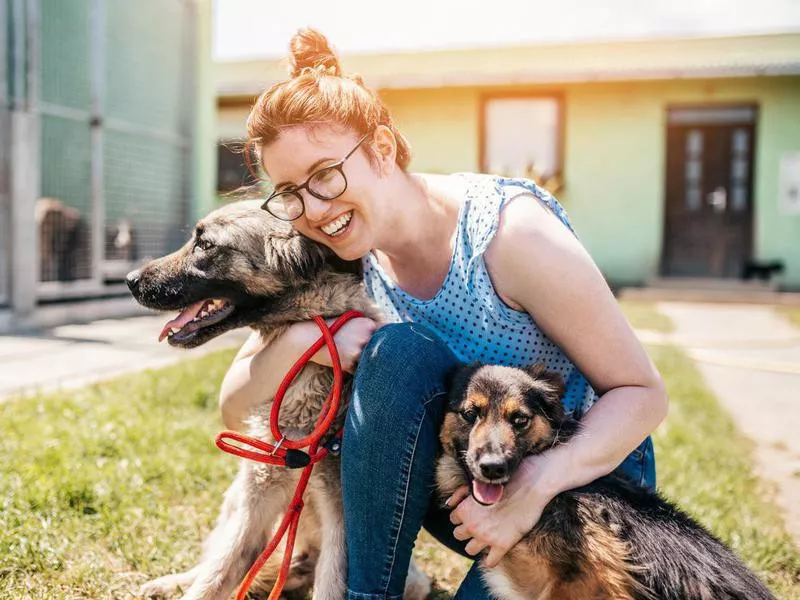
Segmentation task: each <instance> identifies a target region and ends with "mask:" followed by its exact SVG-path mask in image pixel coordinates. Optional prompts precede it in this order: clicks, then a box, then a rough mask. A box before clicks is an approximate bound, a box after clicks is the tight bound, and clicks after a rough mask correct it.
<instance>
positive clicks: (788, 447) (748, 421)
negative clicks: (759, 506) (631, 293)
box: [640, 302, 800, 545]
mask: <svg viewBox="0 0 800 600" xmlns="http://www.w3.org/2000/svg"><path fill="white" fill-rule="evenodd" d="M656 308H657V309H658V311H659V312H661V313H662V314H664V315H666V316H667V317H669V318H670V319H672V321H673V323H674V324H675V331H674V332H673V333H672V334H669V335H663V334H658V333H655V332H644V331H643V332H640V338H641V339H642V340H643V341H646V342H650V343H667V344H674V345H677V346H680V347H682V348H684V349H685V350H686V352H687V354H688V355H689V356H690V357H692V358H693V359H694V360H695V361H696V364H697V366H698V368H699V370H700V372H701V374H702V375H703V377H704V378H705V380H706V383H707V385H708V387H709V389H710V390H711V391H712V392H713V393H714V394H715V395H716V397H717V399H718V400H719V401H720V403H721V404H722V405H723V406H724V407H725V408H726V409H727V410H728V411H729V412H730V414H731V415H732V416H733V418H734V420H735V421H736V423H737V425H738V426H739V429H740V430H741V431H742V432H744V434H745V435H747V436H748V437H749V438H750V439H752V440H753V441H754V442H755V443H756V460H757V463H758V469H759V471H760V475H762V476H763V477H765V478H767V479H769V480H772V481H774V482H775V483H776V484H777V491H778V497H777V501H778V504H779V505H780V506H781V507H782V508H783V510H784V513H785V519H786V526H787V530H788V531H789V532H790V533H791V534H792V536H793V537H794V538H795V540H796V541H797V543H798V545H800V328H797V327H794V326H792V325H791V324H790V323H789V322H788V321H787V320H786V319H784V318H782V317H781V316H780V315H778V314H776V313H775V311H774V310H773V309H772V308H770V307H768V306H757V305H730V304H727V305H713V304H689V303H678V302H660V303H657V304H656Z"/></svg>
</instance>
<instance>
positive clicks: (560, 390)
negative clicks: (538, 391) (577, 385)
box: [525, 363, 566, 398]
mask: <svg viewBox="0 0 800 600" xmlns="http://www.w3.org/2000/svg"><path fill="white" fill-rule="evenodd" d="M525 371H527V372H528V375H530V376H531V377H533V378H534V379H536V380H537V381H543V382H545V383H547V384H548V385H549V386H551V388H552V390H553V393H554V394H556V395H557V396H558V397H559V398H561V397H562V396H563V395H564V390H565V389H566V388H565V386H564V379H563V378H562V377H561V375H559V374H558V373H555V372H553V371H548V370H547V369H546V368H545V366H544V365H543V364H541V363H536V364H534V365H531V366H529V367H528V368H527V369H525Z"/></svg>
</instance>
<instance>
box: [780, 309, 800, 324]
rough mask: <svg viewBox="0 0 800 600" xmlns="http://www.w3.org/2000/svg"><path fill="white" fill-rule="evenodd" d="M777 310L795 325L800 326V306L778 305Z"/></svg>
mask: <svg viewBox="0 0 800 600" xmlns="http://www.w3.org/2000/svg"><path fill="white" fill-rule="evenodd" d="M775 310H777V311H778V314H779V315H783V316H784V317H786V319H787V320H788V321H789V322H790V323H792V324H793V325H795V326H797V327H800V306H776V307H775Z"/></svg>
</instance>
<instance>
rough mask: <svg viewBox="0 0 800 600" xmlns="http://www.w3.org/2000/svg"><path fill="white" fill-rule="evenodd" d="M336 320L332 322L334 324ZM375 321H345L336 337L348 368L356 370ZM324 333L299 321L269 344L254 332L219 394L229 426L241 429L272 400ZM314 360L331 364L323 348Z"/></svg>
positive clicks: (225, 422)
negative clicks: (263, 404)
mask: <svg viewBox="0 0 800 600" xmlns="http://www.w3.org/2000/svg"><path fill="white" fill-rule="evenodd" d="M332 322H333V319H331V320H329V321H328V324H329V325H330V324H331V323H332ZM375 328H376V324H375V322H374V321H372V320H370V319H366V318H359V319H353V320H351V321H348V322H347V323H345V324H344V325H343V326H342V328H341V329H340V330H339V331H338V332H337V333H336V335H335V336H334V340H335V341H336V348H337V349H338V351H339V358H340V360H341V363H342V367H343V369H344V370H345V371H347V372H349V373H352V372H353V371H354V370H355V366H356V363H357V362H358V357H359V355H360V354H361V349H362V348H363V347H364V345H366V343H367V342H368V341H369V338H370V337H371V336H372V333H373V332H374V331H375ZM320 335H321V333H320V330H319V328H318V327H317V326H316V324H315V323H313V322H311V321H309V322H305V323H295V324H294V325H292V326H291V327H289V329H287V330H286V332H285V333H284V334H283V335H282V336H280V337H279V338H277V339H275V340H273V341H272V343H270V344H269V345H268V346H265V345H264V342H263V341H262V340H261V336H259V334H258V333H255V332H254V333H252V334H251V335H250V337H249V338H247V340H246V341H245V343H244V344H242V347H241V348H240V349H239V352H238V353H237V354H236V357H235V358H234V359H233V363H232V364H231V366H230V368H229V369H228V372H227V373H225V378H224V379H223V380H222V386H221V388H220V394H219V408H220V412H221V414H222V422H223V423H224V424H225V427H227V428H229V429H233V430H237V431H240V430H242V429H243V427H244V421H245V419H246V418H247V417H248V416H250V414H252V412H253V410H255V409H256V407H257V406H258V405H259V404H261V403H263V402H266V401H267V400H270V399H272V398H273V397H274V396H275V392H276V391H278V386H280V384H281V381H282V380H283V378H284V376H285V375H286V373H287V372H288V371H289V369H291V367H292V365H293V364H294V363H295V361H296V360H297V359H298V358H300V356H302V354H303V352H305V351H306V350H307V349H308V348H309V347H310V346H311V345H312V344H313V343H314V342H315V341H316V340H317V339H318V338H319V337H320ZM311 360H312V361H313V362H316V363H319V364H322V365H327V366H331V362H330V356H329V355H328V351H327V349H325V348H322V349H321V350H320V351H319V352H317V353H316V354H315V355H314V356H312V357H311Z"/></svg>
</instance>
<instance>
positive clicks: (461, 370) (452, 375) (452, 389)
mask: <svg viewBox="0 0 800 600" xmlns="http://www.w3.org/2000/svg"><path fill="white" fill-rule="evenodd" d="M482 366H483V365H482V364H481V363H479V362H473V363H471V364H460V365H458V366H456V367H453V368H452V369H451V370H450V372H449V373H448V374H447V376H446V379H445V385H446V386H447V389H448V390H449V405H450V408H451V409H452V410H455V409H456V408H458V406H459V405H460V404H461V402H462V401H463V400H464V396H465V395H466V393H467V387H469V382H470V380H471V379H472V376H473V375H475V373H476V372H477V371H478V369H480V368H481V367H482Z"/></svg>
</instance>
